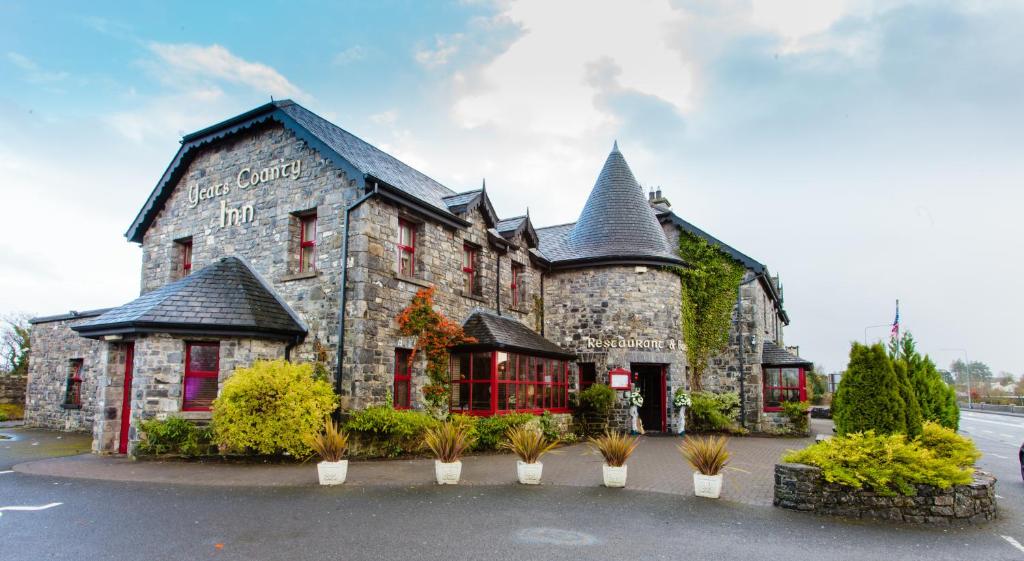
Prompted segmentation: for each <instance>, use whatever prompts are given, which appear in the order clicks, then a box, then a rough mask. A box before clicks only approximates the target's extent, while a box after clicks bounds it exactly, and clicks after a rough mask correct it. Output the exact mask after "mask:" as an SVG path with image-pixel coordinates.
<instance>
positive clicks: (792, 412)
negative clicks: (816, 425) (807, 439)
mask: <svg viewBox="0 0 1024 561" xmlns="http://www.w3.org/2000/svg"><path fill="white" fill-rule="evenodd" d="M810 410H811V405H810V403H809V402H806V401H784V402H783V403H782V414H783V415H784V416H785V417H786V418H787V419H789V422H790V424H791V425H792V426H793V432H795V433H798V434H806V433H807V429H808V425H809V423H810V419H809V418H808V416H807V412H808V411H810Z"/></svg>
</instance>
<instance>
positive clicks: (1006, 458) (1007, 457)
mask: <svg viewBox="0 0 1024 561" xmlns="http://www.w3.org/2000/svg"><path fill="white" fill-rule="evenodd" d="M988 455H989V456H995V457H997V458H999V459H1000V460H1009V459H1010V457H1009V456H1000V455H999V454H996V453H995V452H989V453H988Z"/></svg>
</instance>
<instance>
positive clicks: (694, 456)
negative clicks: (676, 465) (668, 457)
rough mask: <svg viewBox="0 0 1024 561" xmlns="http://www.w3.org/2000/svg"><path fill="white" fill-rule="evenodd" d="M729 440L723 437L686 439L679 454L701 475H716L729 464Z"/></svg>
mask: <svg viewBox="0 0 1024 561" xmlns="http://www.w3.org/2000/svg"><path fill="white" fill-rule="evenodd" d="M728 443H729V439H727V438H726V437H724V436H698V437H687V438H686V440H684V441H683V443H682V444H680V445H679V447H678V448H679V453H680V454H682V455H683V458H685V459H686V461H687V462H689V463H690V465H691V466H693V469H695V470H697V472H698V473H700V474H702V475H718V474H720V473H722V470H723V469H725V466H727V465H728V464H729V451H728V450H727V449H726V445H727V444H728Z"/></svg>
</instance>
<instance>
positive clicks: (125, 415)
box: [117, 343, 135, 454]
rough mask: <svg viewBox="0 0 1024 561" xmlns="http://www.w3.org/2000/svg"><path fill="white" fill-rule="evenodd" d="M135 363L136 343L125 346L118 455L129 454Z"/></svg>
mask: <svg viewBox="0 0 1024 561" xmlns="http://www.w3.org/2000/svg"><path fill="white" fill-rule="evenodd" d="M133 362H135V343H127V344H125V349H124V397H123V398H121V436H120V438H118V440H117V452H118V454H127V453H128V429H129V427H131V420H132V363H133Z"/></svg>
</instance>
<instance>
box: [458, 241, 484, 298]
mask: <svg viewBox="0 0 1024 561" xmlns="http://www.w3.org/2000/svg"><path fill="white" fill-rule="evenodd" d="M476 255H477V249H476V248H475V247H473V246H471V245H464V246H462V291H463V293H464V294H477V293H478V291H479V284H480V283H479V279H477V276H476Z"/></svg>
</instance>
